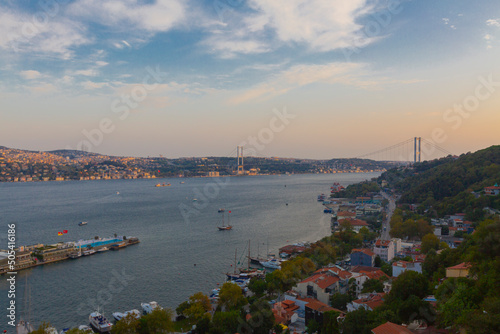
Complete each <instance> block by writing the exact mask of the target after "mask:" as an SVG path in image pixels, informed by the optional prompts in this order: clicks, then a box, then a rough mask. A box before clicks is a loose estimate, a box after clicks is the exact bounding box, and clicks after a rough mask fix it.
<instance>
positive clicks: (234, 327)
mask: <svg viewBox="0 0 500 334" xmlns="http://www.w3.org/2000/svg"><path fill="white" fill-rule="evenodd" d="M244 323H245V321H244V320H243V318H241V315H240V312H239V311H238V310H234V311H229V312H215V314H214V316H213V318H212V329H213V330H211V331H210V332H214V333H240V332H241V331H240V330H239V328H240V326H241V324H244Z"/></svg>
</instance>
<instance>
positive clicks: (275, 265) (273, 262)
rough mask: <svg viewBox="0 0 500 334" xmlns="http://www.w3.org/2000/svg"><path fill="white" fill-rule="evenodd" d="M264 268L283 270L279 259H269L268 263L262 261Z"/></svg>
mask: <svg viewBox="0 0 500 334" xmlns="http://www.w3.org/2000/svg"><path fill="white" fill-rule="evenodd" d="M260 264H261V265H262V266H263V267H266V268H271V269H281V263H280V261H279V260H278V259H269V260H267V261H260Z"/></svg>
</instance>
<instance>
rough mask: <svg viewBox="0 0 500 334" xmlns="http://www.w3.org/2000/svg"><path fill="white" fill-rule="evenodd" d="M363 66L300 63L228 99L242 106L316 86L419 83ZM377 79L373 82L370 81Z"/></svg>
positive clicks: (372, 87)
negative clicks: (307, 86) (378, 72)
mask: <svg viewBox="0 0 500 334" xmlns="http://www.w3.org/2000/svg"><path fill="white" fill-rule="evenodd" d="M367 67H368V65H367V64H363V63H345V62H332V63H327V64H323V65H309V64H301V65H294V66H292V67H290V68H289V69H287V70H283V71H281V72H280V73H278V74H276V75H273V76H272V77H271V78H270V79H269V80H268V81H267V82H264V83H261V84H258V85H257V86H255V87H253V88H250V89H248V90H246V91H244V92H242V93H239V94H237V95H236V96H234V97H233V98H231V99H230V100H229V103H230V104H241V103H244V102H248V101H251V100H256V99H259V100H265V99H268V98H272V97H274V96H278V95H282V94H285V93H287V92H289V91H291V90H293V89H296V88H299V87H302V86H306V85H310V84H313V83H323V84H342V85H348V86H354V87H358V88H363V89H369V88H371V89H380V88H381V87H383V86H384V85H391V84H412V83H415V82H420V80H393V79H388V78H385V77H377V75H376V74H373V73H371V71H370V70H369V69H368V68H367ZM368 77H374V79H368Z"/></svg>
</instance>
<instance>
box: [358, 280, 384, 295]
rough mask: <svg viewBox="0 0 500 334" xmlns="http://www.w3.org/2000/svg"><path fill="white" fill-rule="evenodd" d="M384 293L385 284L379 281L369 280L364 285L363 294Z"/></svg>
mask: <svg viewBox="0 0 500 334" xmlns="http://www.w3.org/2000/svg"><path fill="white" fill-rule="evenodd" d="M373 291H375V292H384V282H383V281H382V280H379V279H369V280H367V281H366V282H365V283H364V284H363V290H361V292H362V293H366V292H373Z"/></svg>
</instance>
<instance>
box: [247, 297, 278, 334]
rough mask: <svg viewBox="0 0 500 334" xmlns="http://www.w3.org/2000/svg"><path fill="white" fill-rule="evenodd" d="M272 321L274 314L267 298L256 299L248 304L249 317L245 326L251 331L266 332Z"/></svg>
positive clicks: (272, 324)
mask: <svg viewBox="0 0 500 334" xmlns="http://www.w3.org/2000/svg"><path fill="white" fill-rule="evenodd" d="M274 323H275V320H274V314H273V312H272V310H271V306H270V305H269V303H268V302H267V300H265V299H258V300H257V301H255V302H254V303H253V304H252V305H250V319H249V320H248V321H247V328H250V329H251V332H252V333H254V334H268V333H269V331H270V330H271V329H272V328H273V326H274ZM240 332H241V331H240Z"/></svg>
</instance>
